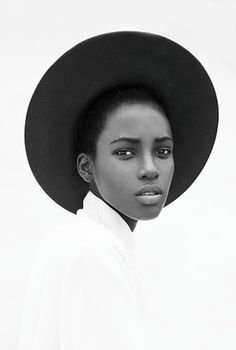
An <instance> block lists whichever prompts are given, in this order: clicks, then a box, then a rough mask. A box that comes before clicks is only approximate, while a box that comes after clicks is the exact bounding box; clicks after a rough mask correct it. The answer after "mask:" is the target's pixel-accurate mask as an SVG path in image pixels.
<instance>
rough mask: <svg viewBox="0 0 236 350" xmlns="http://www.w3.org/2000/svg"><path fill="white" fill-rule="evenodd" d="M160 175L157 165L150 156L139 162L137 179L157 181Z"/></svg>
mask: <svg viewBox="0 0 236 350" xmlns="http://www.w3.org/2000/svg"><path fill="white" fill-rule="evenodd" d="M159 175H160V173H159V170H158V168H157V165H156V164H155V162H154V161H153V158H152V156H151V155H150V156H149V155H148V156H146V157H144V158H143V160H142V161H141V164H140V167H139V170H138V177H139V178H140V179H143V178H146V179H151V180H153V179H157V178H158V177H159Z"/></svg>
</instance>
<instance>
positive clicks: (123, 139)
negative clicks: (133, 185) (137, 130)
mask: <svg viewBox="0 0 236 350" xmlns="http://www.w3.org/2000/svg"><path fill="white" fill-rule="evenodd" d="M121 141H126V142H131V143H136V144H139V143H141V141H140V139H136V138H131V137H120V138H118V139H115V140H114V141H112V142H111V143H110V145H111V144H113V143H116V142H121ZM164 141H172V142H173V139H172V138H171V137H169V136H165V137H156V138H155V140H154V142H155V143H158V142H164Z"/></svg>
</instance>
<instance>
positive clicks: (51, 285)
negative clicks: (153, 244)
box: [20, 192, 150, 350]
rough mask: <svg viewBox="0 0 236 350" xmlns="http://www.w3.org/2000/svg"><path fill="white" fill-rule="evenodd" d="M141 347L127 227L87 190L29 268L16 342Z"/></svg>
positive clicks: (70, 347) (85, 348)
mask: <svg viewBox="0 0 236 350" xmlns="http://www.w3.org/2000/svg"><path fill="white" fill-rule="evenodd" d="M95 349H96V350H99V349H101V350H126V349H127V350H139V349H140V350H144V349H145V350H149V349H150V347H149V346H148V339H147V337H146V335H145V326H144V323H143V318H142V295H141V293H140V286H139V276H138V272H137V269H136V265H135V240H134V233H133V232H132V231H131V230H130V228H129V226H128V224H127V223H126V222H125V221H124V220H123V218H122V217H121V216H120V215H119V214H118V213H117V212H116V211H115V210H113V209H112V208H111V207H110V206H108V205H107V204H106V203H105V202H104V201H102V200H101V199H100V198H98V197H96V196H95V195H94V194H93V193H92V192H88V194H87V195H86V197H85V199H84V202H83V209H82V210H78V212H77V216H76V218H75V221H74V222H72V224H71V225H70V226H66V227H63V228H61V229H60V230H57V231H56V232H54V233H52V234H50V235H48V236H47V237H46V238H45V239H44V240H43V242H42V244H41V247H40V249H39V253H38V256H37V258H36V261H35V264H34V267H33V269H32V273H31V277H30V281H29V286H28V293H27V298H26V305H25V312H24V317H23V320H22V330H21V334H20V350H95Z"/></svg>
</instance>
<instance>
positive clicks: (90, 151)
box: [75, 85, 167, 160]
mask: <svg viewBox="0 0 236 350" xmlns="http://www.w3.org/2000/svg"><path fill="white" fill-rule="evenodd" d="M134 103H145V104H149V105H152V106H153V105H154V106H155V107H156V108H158V109H161V110H162V111H163V112H164V113H165V115H167V113H166V110H165V107H164V105H163V103H161V102H160V100H159V99H158V98H157V97H154V95H153V94H152V93H151V92H150V91H148V90H147V88H146V87H143V86H141V85H132V86H130V85H129V86H121V87H116V88H113V89H111V90H109V91H107V92H105V93H103V94H101V95H99V96H98V97H97V98H96V99H95V100H94V101H93V103H91V104H90V106H89V108H88V109H87V111H85V113H84V115H83V117H82V123H81V125H80V128H79V130H77V132H76V135H75V140H76V141H75V142H76V152H77V155H78V154H80V153H86V154H87V155H89V156H90V157H91V158H92V159H93V160H95V159H96V150H97V141H98V138H99V136H100V134H101V132H102V130H103V129H104V127H105V125H106V120H107V115H108V114H109V113H111V112H113V111H114V110H116V109H117V108H118V107H120V106H121V105H122V104H128V105H129V104H134Z"/></svg>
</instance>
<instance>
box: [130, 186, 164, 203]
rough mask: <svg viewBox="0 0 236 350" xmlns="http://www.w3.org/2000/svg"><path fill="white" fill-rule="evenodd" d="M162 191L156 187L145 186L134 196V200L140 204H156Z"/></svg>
mask: <svg viewBox="0 0 236 350" xmlns="http://www.w3.org/2000/svg"><path fill="white" fill-rule="evenodd" d="M162 195H163V191H162V190H161V188H160V187H159V186H157V185H147V186H143V187H142V188H140V190H139V191H138V192H137V193H136V194H135V197H136V199H137V200H138V201H139V202H141V203H142V204H149V205H151V204H158V203H159V202H160V200H161V198H162Z"/></svg>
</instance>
